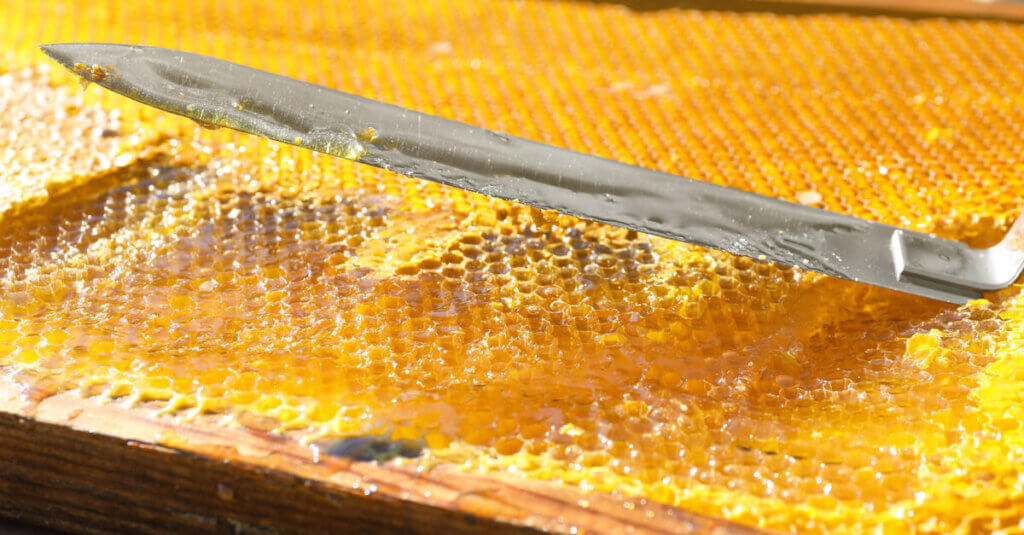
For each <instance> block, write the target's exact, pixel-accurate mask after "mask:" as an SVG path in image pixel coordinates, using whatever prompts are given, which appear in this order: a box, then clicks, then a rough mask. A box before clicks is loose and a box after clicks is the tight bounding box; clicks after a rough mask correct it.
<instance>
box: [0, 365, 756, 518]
mask: <svg viewBox="0 0 1024 535" xmlns="http://www.w3.org/2000/svg"><path fill="white" fill-rule="evenodd" d="M34 395H35V396H36V397H39V396H38V395H36V393H34V392H32V391H31V390H29V391H28V392H27V393H26V391H24V390H23V389H21V388H16V387H15V386H14V384H13V383H10V382H7V383H4V382H0V515H5V516H10V517H14V518H18V519H21V520H24V521H28V522H33V523H38V524H41V525H46V526H50V527H54V528H59V529H66V530H71V531H76V532H83V533H102V532H109V531H115V532H133V533H327V532H373V533H382V532H383V533H482V532H487V533H532V532H541V531H550V532H559V533H659V534H660V533H666V534H667V533H714V534H716V535H724V534H746V533H761V532H760V531H757V530H754V529H751V528H747V527H743V526H739V525H735V524H731V523H728V522H725V521H722V520H717V519H712V518H708V517H704V516H701V515H696V514H693V513H689V512H686V511H683V510H680V509H677V508H673V507H668V506H665V505H661V504H656V503H651V502H648V501H646V500H643V499H625V498H621V497H615V496H610V495H602V494H583V493H581V492H579V491H577V490H575V489H571V488H566V487H562V486H558V485H555V484H552V483H547V482H540V481H531V480H526V479H521V478H517V477H512V476H509V475H483V474H475V473H465V472H460V471H457V470H454V469H452V468H451V467H445V466H440V467H436V468H434V469H431V470H424V471H418V470H417V469H416V468H414V467H411V466H400V465H395V464H375V463H362V462H355V461H350V460H348V459H344V458H333V457H323V458H321V459H319V461H318V462H317V460H316V459H314V458H313V451H312V450H311V449H310V448H308V447H305V446H302V445H301V444H299V443H298V442H297V441H295V440H291V439H287V438H284V437H280V436H275V435H269V434H262V433H257V432H253V431H249V430H242V429H227V428H224V427H220V426H217V425H214V424H211V423H207V422H190V423H182V422H179V421H172V420H171V419H167V418H161V417H158V416H155V415H154V414H153V413H152V411H147V410H145V409H139V408H135V409H130V408H126V407H123V406H120V405H118V404H116V403H111V402H107V403H102V402H100V401H98V400H93V399H82V398H79V397H77V396H75V395H71V394H61V395H56V396H50V397H45V398H43V399H39V400H33V399H32V397H33V396H34Z"/></svg>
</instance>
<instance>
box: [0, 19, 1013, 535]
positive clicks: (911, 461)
mask: <svg viewBox="0 0 1024 535" xmlns="http://www.w3.org/2000/svg"><path fill="white" fill-rule="evenodd" d="M360 6H362V8H363V9H365V12H358V13H357V12H356V10H353V9H350V6H349V5H348V4H338V5H336V6H334V7H333V8H331V7H323V8H315V7H313V8H310V10H308V11H306V10H303V11H300V12H298V13H294V12H292V10H293V9H294V8H293V7H292V4H291V3H288V2H273V1H267V2H237V3H234V2H209V3H205V2H194V3H192V4H190V5H189V6H188V7H185V6H180V7H179V6H176V5H172V4H168V3H166V2H140V3H137V4H131V5H122V4H119V3H113V2H111V3H109V4H108V3H103V2H100V3H95V2H64V3H61V4H47V3H35V2H24V3H17V2H15V3H5V4H2V5H0V21H3V22H2V23H0V54H3V55H4V59H5V62H4V65H6V66H7V67H5V68H6V69H7V71H6V72H5V73H4V74H2V75H0V133H2V134H3V135H0V157H2V158H3V160H2V161H0V224H2V225H3V233H2V234H0V373H2V374H3V376H4V377H6V378H8V379H9V380H17V381H24V382H38V383H45V384H52V385H59V387H61V388H64V389H72V390H77V391H79V392H81V393H82V394H83V395H89V396H105V397H108V398H110V400H111V401H110V402H120V403H135V402H140V401H149V402H151V403H153V404H155V405H157V406H158V407H159V409H160V410H162V411H163V412H165V413H166V414H167V417H169V418H183V419H187V418H189V417H193V416H195V415H197V414H207V413H209V414H221V415H223V417H224V421H225V425H238V426H249V427H256V426H266V425H267V422H270V426H271V428H273V429H276V430H277V431H279V432H281V433H290V434H294V435H295V436H296V437H302V438H305V439H307V440H312V439H317V438H318V437H353V436H368V435H373V436H376V435H385V436H390V437H391V438H393V439H395V440H399V441H421V443H422V444H425V446H426V453H425V454H424V457H422V458H421V459H419V460H417V461H413V462H422V463H428V464H429V463H435V462H454V463H458V464H460V465H462V466H464V467H465V468H466V469H471V470H487V471H506V472H514V473H519V474H522V475H524V476H527V477H535V478H543V479H550V480H556V481H561V482H563V483H564V484H567V485H573V486H577V487H579V488H582V489H584V490H596V491H605V492H617V493H621V494H622V495H624V496H627V497H644V498H648V499H653V500H657V501H661V502H665V503H670V504H675V505H678V506H680V507H683V508H686V509H689V510H694V511H698V512H702V513H707V514H711V515H715V516H721V517H726V518H730V519H734V520H738V521H740V522H744V523H748V524H752V525H759V526H764V527H767V528H772V529H777V530H793V531H799V532H819V531H826V530H834V531H841V532H862V531H869V530H881V531H891V532H902V531H919V532H935V533H946V532H952V531H958V532H965V533H972V532H980V531H990V530H995V529H1001V530H1004V531H1005V532H1015V531H1020V530H1021V529H1022V517H1024V477H1022V472H1021V469H1020V467H1021V466H1024V429H1022V424H1021V421H1022V417H1024V356H1022V354H1021V350H1020V349H1019V348H1020V347H1021V344H1022V336H1024V296H1022V294H1021V287H1020V286H1014V287H1011V288H1009V289H1007V290H1005V291H1002V292H999V293H998V294H993V295H991V296H989V299H988V300H982V301H977V302H974V303H971V304H969V305H967V306H964V307H959V308H958V307H955V306H951V305H946V304H942V303H937V302H933V301H929V300H926V299H922V298H916V297H911V296H906V295H901V294H897V293H894V292H889V291H884V290H879V289H876V288H871V287H867V286H862V285H857V284H854V283H851V282H847V281H841V280H836V279H831V278H828V277H824V276H820V275H816V274H810V273H805V272H801V271H799V270H793V269H789V268H783V267H779V266H774V265H771V264H766V263H763V262H758V261H756V260H751V259H746V258H738V257H732V256H730V255H727V254H722V253H716V252H709V251H706V250H702V249H700V248H697V247H693V246H689V245H685V244H679V243H674V242H669V241H666V240H661V239H656V238H651V237H648V236H644V235H637V234H636V233H632V232H628V231H624V230H619V229H615V228H611V227H607V226H604V225H599V224H594V223H589V222H584V221H580V220H577V219H573V218H569V217H564V216H558V215H556V214H551V213H544V212H541V211H539V210H534V209H530V208H526V207H523V206H519V205H515V204H512V203H506V202H502V201H496V200H491V199H487V198H484V197H481V196H478V195H472V194H467V193H464V192H460V191H457V190H453V189H449V188H444V187H442V186H438V185H434V184H430V183H426V182H421V181H417V180H414V179H408V178H404V177H400V176H395V175H392V174H388V173H386V172H383V171H379V170H376V169H371V168H368V167H363V166H360V165H358V164H355V163H353V162H348V161H344V160H341V159H334V158H329V157H324V156H317V155H314V154H312V153H310V152H308V151H303V150H299V149H295V148H291V147H285V146H280V145H277V144H274V143H267V142H263V141H260V140H256V139H254V138H251V137H248V136H244V135H241V134H237V133H234V132H230V131H226V130H224V129H220V130H216V131H207V130H204V129H201V128H198V127H196V126H195V125H194V124H193V123H190V122H188V121H184V120H180V119H178V118H174V117H171V116H168V115H166V114H163V113H161V112H158V111H155V110H150V109H146V108H143V107H141V106H139V105H136V104H134V103H131V102H129V101H127V100H125V99H123V98H120V97H116V96H113V95H110V94H106V93H103V92H102V91H101V90H100V89H98V88H89V89H88V90H87V91H86V92H85V93H84V94H83V93H82V92H81V91H80V89H79V88H78V87H77V86H75V85H74V83H73V81H72V77H71V76H70V75H68V74H65V73H63V72H60V71H59V68H58V67H55V66H54V67H49V66H48V63H47V61H46V60H45V59H44V58H43V57H42V55H41V54H40V53H38V52H37V51H36V49H35V48H34V47H35V45H36V44H38V43H41V42H54V41H116V42H145V43H147V44H155V45H162V46H171V47H175V48H185V49H188V50H192V51H196V52H201V53H206V54H212V55H216V56H218V57H223V58H225V59H230V60H234V61H239V62H242V63H246V64H249V65H252V66H255V67H260V68H265V69H269V70H273V71H275V72H279V73H282V74H287V75H291V76H298V77H301V78H304V79H307V80H309V81H312V82H316V83H322V84H326V85H330V86H333V87H337V88H339V89H344V90H347V91H351V92H355V93H359V94H363V95H366V96H369V97H373V98H378V99H381V100H386V101H389V102H394V103H396V104H400V105H404V106H411V107H414V108H417V109H420V110H423V111H427V112H431V113H436V114H440V115H443V116H446V117H450V118H453V119H457V120H462V121H468V122H471V123H475V124H480V125H485V126H488V127H491V128H495V129H498V130H503V131H507V132H509V133H511V134H516V135H522V136H525V137H529V138H533V139H537V140H540V141H545V142H549V143H554V144H557V145H561V146H566V147H570V148H573V149H577V150H582V151H585V152H589V153H593V154H598V155H602V156H608V157H613V158H616V159H619V160H623V161H628V162H633V163H637V164H640V165H644V166H648V167H653V168H658V169H661V170H665V171H669V172H674V173H678V174H682V175H686V176H690V177H694V178H699V179H704V180H710V181H713V182H717V183H721V184H727V185H731V186H735V187H740V188H744V189H747V190H751V191H757V192H760V193H764V194H768V195H772V196H776V197H781V198H786V199H790V200H797V201H799V202H804V203H807V204H813V205H816V206H821V207H823V208H827V209H830V210H835V211H839V212H844V213H849V214H853V215H857V216H860V217H865V218H868V219H873V220H876V221H881V222H885V223H891V224H897V225H902V226H906V227H909V228H913V229H916V230H922V231H929V232H935V233H937V234H940V235H943V236H946V237H952V238H957V239H964V240H967V241H969V242H971V243H972V244H974V245H989V244H991V243H993V242H994V241H996V240H997V239H998V238H999V236H1000V235H1001V234H1002V233H1004V232H1005V231H1006V229H1007V228H1008V225H1009V224H1010V222H1012V220H1013V219H1014V218H1015V217H1016V216H1017V214H1018V213H1019V211H1020V210H1019V208H1018V206H1019V205H1020V202H1021V199H1019V196H1018V193H1017V192H1018V191H1022V190H1024V189H1022V188H1021V181H1022V179H1021V176H1022V171H1024V164H1022V163H1021V162H1020V159H1019V158H1020V156H1019V154H1020V148H1021V141H1020V139H1021V136H1020V125H1021V124H1024V98H1022V87H1024V85H1022V84H1024V79H1022V77H1021V74H1020V73H1024V68H1022V66H1024V65H1022V63H1024V61H1022V60H1024V47H1022V46H1021V45H1022V44H1024V28H1022V27H1021V26H1020V25H1018V24H1014V23H1007V22H998V21H980V20H975V21H958V20H944V19H939V18H919V19H913V20H911V19H901V18H897V17H890V16H881V15H879V16H857V17H854V16H847V15H841V14H819V15H799V16H796V15H776V14H771V13H767V12H761V13H759V12H729V11H726V10H703V11H698V10H685V9H678V8H676V9H669V8H665V9H650V10H630V9H627V8H625V7H623V6H619V5H616V4H611V3H596V4H591V3H586V2H550V1H539V0H536V1H527V2H498V1H493V2H480V1H465V2H462V1H457V2H446V3H432V2H426V3H421V2H414V1H409V2H404V1H397V2H396V1H392V2H387V3H381V4H380V5H376V4H375V3H374V2H361V3H360ZM318 9H320V10H322V12H318V11H317V10H318ZM570 52H571V53H570ZM373 135H374V134H373V132H369V131H368V132H365V133H362V134H361V136H364V137H368V138H372V136H373ZM147 406H149V405H147Z"/></svg>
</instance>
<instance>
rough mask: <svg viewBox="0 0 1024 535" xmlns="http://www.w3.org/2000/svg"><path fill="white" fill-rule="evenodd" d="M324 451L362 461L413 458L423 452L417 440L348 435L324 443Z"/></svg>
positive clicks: (328, 453) (421, 445)
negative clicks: (347, 436)
mask: <svg viewBox="0 0 1024 535" xmlns="http://www.w3.org/2000/svg"><path fill="white" fill-rule="evenodd" d="M324 452H325V453H326V454H327V455H333V456H335V457H347V458H349V459H352V460H355V461H363V462H371V461H373V462H379V463H382V462H387V461H390V460H392V459H395V458H397V457H407V458H410V459H411V458H415V457H419V456H420V455H421V454H422V453H423V443H422V442H421V441H418V440H405V439H402V440H392V439H390V438H387V437H382V436H373V435H369V436H361V437H349V438H342V439H338V440H335V441H332V442H330V443H328V444H326V445H325V448H324Z"/></svg>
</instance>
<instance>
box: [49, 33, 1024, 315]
mask: <svg viewBox="0 0 1024 535" xmlns="http://www.w3.org/2000/svg"><path fill="white" fill-rule="evenodd" d="M42 48H43V51H44V52H45V53H46V54H48V55H49V56H50V57H51V58H53V59H54V60H56V61H57V62H59V63H61V64H62V65H64V66H65V67H67V68H69V69H71V70H72V71H74V72H76V73H78V74H79V75H81V76H83V77H85V78H86V79H88V80H89V81H92V82H94V83H96V84H98V85H101V86H103V87H105V88H107V89H109V90H111V91H115V92H117V93H120V94H122V95H125V96H127V97H129V98H131V99H134V100H137V101H139V102H142V103H145V104H148V105H151V106H155V107H157V108H160V109H163V110H166V111H169V112H171V113H175V114H178V115H184V116H186V117H189V118H192V119H194V120H196V121H199V122H201V123H207V124H213V125H218V126H224V127H228V128H233V129H236V130H240V131H243V132H248V133H252V134H256V135H260V136H264V137H267V138H270V139H274V140H277V141H280V142H283V143H288V144H292V145H298V146H301V147H305V148H308V149H311V150H314V151H318V152H323V153H327V154H332V155H334V156H340V157H342V158H348V159H352V160H356V161H358V162H361V163H364V164H367V165H372V166H376V167H379V168H382V169H387V170H389V171H394V172H396V173H400V174H403V175H407V176H411V177H416V178H422V179H426V180H432V181H435V182H439V183H441V184H446V185H449V186H454V187H457V188H462V189H466V190H470V191H474V192H478V193H482V194H484V195H489V196H492V197H498V198H501V199H507V200H517V201H519V202H521V203H524V204H527V205H530V206H535V207H538V208H543V209H550V210H556V211H558V212H561V213H564V214H570V215H574V216H578V217H582V218H585V219H590V220H593V221H600V222H603V223H608V224H611V225H616V226H619V227H625V228H630V229H634V230H637V231H639V232H645V233H648V234H654V235H657V236H662V237H665V238H669V239H673V240H679V241H684V242H688V243H693V244H697V245H701V246H704V247H710V248H713V249H719V250H722V251H728V252H730V253H733V254H738V255H743V256H749V257H753V258H758V259H762V260H770V261H773V262H778V263H781V264H787V265H790V266H796V267H798V268H801V269H807V270H811V271H817V272H819V273H824V274H827V275H832V276H835V277H842V278H844V279H850V280H853V281H858V282H863V283H868V284H874V285H877V286H882V287H885V288H892V289H895V290H899V291H903V292H908V293H913V294H918V295H923V296H927V297H931V298H935V299H940V300H944V301H949V302H953V303H965V302H966V301H968V300H970V299H975V298H979V297H981V290H990V289H998V288H1002V287H1005V286H1006V285H1008V284H1010V283H1011V282H1013V280H1015V279H1016V278H1017V276H1018V275H1019V274H1020V271H1021V268H1022V267H1024V254H1021V253H1020V250H1019V248H1018V247H1016V246H1015V245H1014V246H1013V247H1011V246H1010V245H1013V244H1010V243H1009V242H1010V240H1007V241H1004V244H1002V245H1001V246H998V247H994V248H992V249H970V248H969V247H967V246H966V245H965V244H963V243H960V242H956V241H951V240H946V239H942V238H937V237H935V236H930V235H927V234H922V233H918V232H913V231H909V230H903V229H899V228H897V227H893V226H890V225H883V224H880V223H874V222H871V221H866V220H863V219H859V218H855V217H851V216H847V215H842V214H837V213H834V212H829V211H826V210H820V209H817V208H813V207H809V206H804V205H801V204H796V203H791V202H787V201H782V200H778V199H773V198H770V197H765V196H762V195H758V194H754V193H749V192H745V191H742V190H737V189H733V188H728V187H723V186H718V185H715V184H711V183H708V182H702V181H698V180H693V179H689V178H685V177H681V176H676V175H671V174H668V173H663V172H659V171H654V170H651V169H645V168H642V167H637V166H633V165H628V164H624V163H621V162H616V161H613V160H607V159H603V158H598V157H596V156H590V155H587V154H582V153H578V152H574V151H570V150H567V149H562V148H558V147H553V146H550V145H545V144H542V143H537V142H534V141H530V140H527V139H523V138H518V137H514V136H509V135H507V134H502V133H499V132H495V131H492V130H487V129H485V128H480V127H477V126H471V125H467V124H464V123H459V122H455V121H451V120H448V119H444V118H441V117H436V116H432V115H427V114H423V113H419V112H416V111H413V110H408V109H404V108H400V107H397V106H392V105H390V104H385V103H382V102H377V101H374V100H370V99H366V98H363V97H359V96H355V95H350V94H348V93H343V92H341V91H336V90H334V89H329V88H326V87H321V86H317V85H313V84H309V83H306V82H302V81H299V80H295V79H292V78H287V77H284V76H279V75H276V74H272V73H269V72H265V71H261V70H257V69H253V68H250V67H245V66H242V65H238V64H235V63H230V62H227V61H223V60H219V59H215V58H211V57H207V56H202V55H198V54H192V53H188V52H181V51H177V50H168V49H163V48H155V47H146V46H134V45H118V44H59V45H46V46H43V47H42ZM1015 243H1016V240H1014V244H1015Z"/></svg>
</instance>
